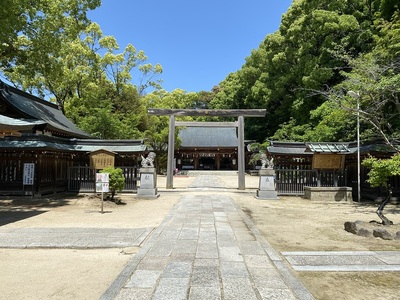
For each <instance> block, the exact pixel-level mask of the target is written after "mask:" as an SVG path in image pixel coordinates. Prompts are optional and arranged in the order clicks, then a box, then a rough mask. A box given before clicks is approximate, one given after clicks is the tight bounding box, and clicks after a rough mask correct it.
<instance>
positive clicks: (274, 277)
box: [249, 268, 287, 289]
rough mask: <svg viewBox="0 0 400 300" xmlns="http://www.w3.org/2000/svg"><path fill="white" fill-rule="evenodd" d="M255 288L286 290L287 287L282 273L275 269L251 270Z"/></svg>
mask: <svg viewBox="0 0 400 300" xmlns="http://www.w3.org/2000/svg"><path fill="white" fill-rule="evenodd" d="M249 272H250V274H251V278H253V282H254V286H255V287H257V288H273V289H286V288H287V285H286V283H285V281H284V280H283V279H282V277H281V275H280V273H279V272H278V271H277V270H276V269H275V268H271V269H265V268H249Z"/></svg>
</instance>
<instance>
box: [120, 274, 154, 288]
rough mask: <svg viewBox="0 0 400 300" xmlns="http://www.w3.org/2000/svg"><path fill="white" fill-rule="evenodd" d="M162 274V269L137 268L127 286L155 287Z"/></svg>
mask: <svg viewBox="0 0 400 300" xmlns="http://www.w3.org/2000/svg"><path fill="white" fill-rule="evenodd" d="M160 275H161V271H150V270H136V271H135V272H134V273H133V275H132V276H131V279H130V280H129V282H128V283H127V284H126V285H125V287H126V288H132V287H133V288H151V289H154V288H155V286H156V283H157V280H158V278H159V277H160Z"/></svg>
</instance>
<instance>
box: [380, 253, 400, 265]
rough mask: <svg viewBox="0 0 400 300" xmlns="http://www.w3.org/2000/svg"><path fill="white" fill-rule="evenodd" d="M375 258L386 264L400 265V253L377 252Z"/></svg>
mask: <svg viewBox="0 0 400 300" xmlns="http://www.w3.org/2000/svg"><path fill="white" fill-rule="evenodd" d="M375 256H376V258H378V259H379V260H381V261H383V262H384V263H386V264H389V265H400V252H399V251H377V252H375Z"/></svg>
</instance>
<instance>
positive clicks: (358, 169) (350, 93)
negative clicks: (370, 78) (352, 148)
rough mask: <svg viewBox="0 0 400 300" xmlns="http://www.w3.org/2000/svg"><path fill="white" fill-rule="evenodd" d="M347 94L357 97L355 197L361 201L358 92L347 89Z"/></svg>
mask: <svg viewBox="0 0 400 300" xmlns="http://www.w3.org/2000/svg"><path fill="white" fill-rule="evenodd" d="M347 95H349V96H350V97H352V98H354V99H357V192H358V194H357V197H358V199H357V200H358V202H361V171H360V165H361V163H360V101H359V100H360V94H359V93H356V92H354V91H348V92H347Z"/></svg>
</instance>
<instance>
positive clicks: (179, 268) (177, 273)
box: [162, 261, 192, 278]
mask: <svg viewBox="0 0 400 300" xmlns="http://www.w3.org/2000/svg"><path fill="white" fill-rule="evenodd" d="M191 271H192V264H191V263H189V262H176V261H173V262H170V263H169V264H168V265H167V266H166V267H165V269H164V272H163V274H162V277H164V278H189V276H190V273H191Z"/></svg>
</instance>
